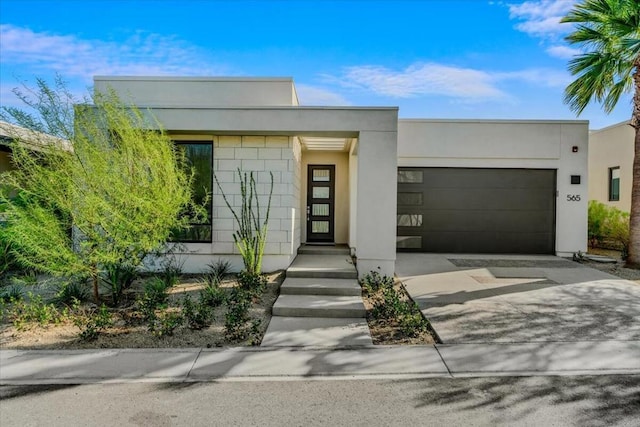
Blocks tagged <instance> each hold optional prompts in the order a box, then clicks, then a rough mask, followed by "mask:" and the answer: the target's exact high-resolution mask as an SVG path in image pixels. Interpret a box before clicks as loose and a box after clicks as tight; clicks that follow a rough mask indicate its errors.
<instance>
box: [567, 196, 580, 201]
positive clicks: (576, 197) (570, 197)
mask: <svg viewBox="0 0 640 427" xmlns="http://www.w3.org/2000/svg"><path fill="white" fill-rule="evenodd" d="M579 201H580V195H579V194H567V202H579Z"/></svg>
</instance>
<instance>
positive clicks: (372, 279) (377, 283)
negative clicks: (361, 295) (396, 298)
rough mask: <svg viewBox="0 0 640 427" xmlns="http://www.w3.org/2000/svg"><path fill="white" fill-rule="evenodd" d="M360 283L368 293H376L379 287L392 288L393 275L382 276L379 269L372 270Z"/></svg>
mask: <svg viewBox="0 0 640 427" xmlns="http://www.w3.org/2000/svg"><path fill="white" fill-rule="evenodd" d="M360 285H361V286H362V287H363V289H364V290H365V291H366V292H367V293H369V294H374V293H376V292H377V291H378V290H379V289H384V288H392V287H393V277H389V276H382V275H381V274H380V273H378V272H377V271H372V272H370V273H367V274H365V275H364V277H363V278H362V279H361V280H360Z"/></svg>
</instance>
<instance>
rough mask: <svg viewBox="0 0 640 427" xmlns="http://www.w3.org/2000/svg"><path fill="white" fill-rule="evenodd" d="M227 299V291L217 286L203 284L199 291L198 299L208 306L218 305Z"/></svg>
mask: <svg viewBox="0 0 640 427" xmlns="http://www.w3.org/2000/svg"><path fill="white" fill-rule="evenodd" d="M226 300H227V293H226V292H225V290H224V289H222V288H221V287H219V286H205V287H204V288H203V289H202V291H200V301H201V302H202V303H203V304H206V305H208V306H209V307H212V308H213V307H219V306H221V305H222V304H224V303H225V302H226Z"/></svg>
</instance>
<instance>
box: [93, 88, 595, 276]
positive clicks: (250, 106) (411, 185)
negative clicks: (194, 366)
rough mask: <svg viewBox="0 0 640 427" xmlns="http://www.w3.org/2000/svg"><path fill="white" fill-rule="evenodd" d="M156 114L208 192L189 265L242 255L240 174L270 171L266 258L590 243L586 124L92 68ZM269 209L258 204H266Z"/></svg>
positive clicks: (564, 249)
mask: <svg viewBox="0 0 640 427" xmlns="http://www.w3.org/2000/svg"><path fill="white" fill-rule="evenodd" d="M94 80H95V90H97V91H104V90H106V89H107V88H112V89H114V90H115V91H116V92H117V93H118V94H120V96H121V97H122V98H123V99H125V100H132V102H134V103H135V104H136V105H138V106H139V107H141V108H142V109H143V110H144V111H150V112H151V113H152V114H153V115H154V116H155V117H156V118H157V119H158V120H159V122H160V123H162V126H163V127H164V128H165V129H166V130H167V132H168V133H169V135H171V137H172V138H173V139H174V141H175V142H176V143H177V144H182V145H183V146H184V147H185V149H186V150H187V151H186V152H187V155H188V156H189V157H190V158H191V159H192V161H193V164H194V165H197V169H198V174H199V176H200V179H201V180H203V182H204V183H205V185H208V187H210V188H211V189H212V193H213V197H212V200H211V206H210V209H211V221H207V222H206V223H203V224H199V225H197V226H196V227H195V228H194V231H192V232H190V235H188V236H185V245H184V246H185V248H186V250H185V252H184V254H183V256H184V261H185V264H184V268H185V270H186V271H193V272H196V271H200V270H202V269H203V268H204V267H205V266H206V264H207V263H210V262H212V261H214V260H216V259H218V258H220V257H224V258H228V259H230V260H231V261H232V262H234V263H235V265H236V266H239V265H240V259H239V256H238V255H237V250H236V249H235V247H234V244H233V237H232V233H233V230H234V222H233V217H232V215H231V212H229V210H228V208H227V206H226V205H225V203H224V201H223V200H222V197H221V195H220V194H219V192H218V191H217V188H216V187H215V185H213V184H212V183H211V177H212V176H213V173H215V175H216V176H217V178H218V180H219V181H220V183H221V185H222V187H223V189H224V191H225V193H226V194H227V196H229V195H232V196H233V197H230V200H231V201H232V203H233V204H234V205H236V206H238V205H239V204H240V196H239V194H238V192H239V185H238V180H237V177H236V176H235V174H236V170H237V169H238V168H241V169H242V170H244V171H256V172H257V177H258V183H259V190H260V191H263V192H266V191H267V183H268V182H269V172H273V174H274V179H275V186H274V196H273V203H272V211H271V218H270V221H269V233H268V242H267V245H266V250H265V257H264V268H265V270H274V269H280V268H286V267H287V266H288V265H289V264H290V263H291V261H292V260H293V259H294V258H295V256H296V254H297V249H298V247H299V246H300V245H301V244H304V243H308V244H333V243H336V244H347V245H348V246H349V247H350V248H351V250H352V253H353V255H355V256H356V258H357V266H358V270H359V272H360V274H364V273H367V272H368V271H371V270H377V271H380V272H381V273H383V274H388V275H392V274H393V273H394V262H395V258H396V248H397V250H399V251H419V252H420V251H424V252H455V253H534V254H558V255H563V256H567V255H571V254H572V253H574V252H577V251H586V247H587V140H588V122H586V121H531V120H398V108H397V107H306V106H299V105H298V100H297V95H296V90H295V86H294V84H293V80H292V79H290V78H266V79H254V78H176V77H96V78H95V79H94ZM263 205H264V203H263Z"/></svg>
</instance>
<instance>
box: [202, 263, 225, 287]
mask: <svg viewBox="0 0 640 427" xmlns="http://www.w3.org/2000/svg"><path fill="white" fill-rule="evenodd" d="M230 272H231V263H230V262H229V261H227V260H222V259H219V260H217V261H216V262H214V263H211V264H207V270H206V271H205V273H204V279H205V282H206V283H207V284H208V285H209V286H216V285H218V284H220V282H222V279H224V277H225V276H226V275H227V274H229V273H230Z"/></svg>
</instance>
